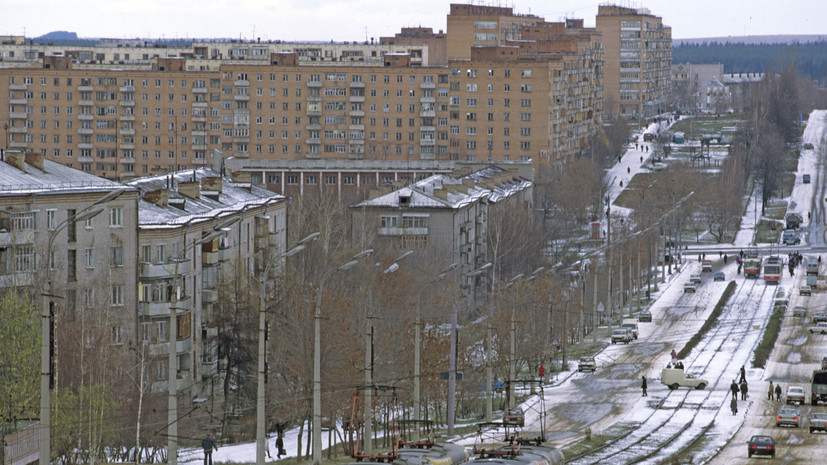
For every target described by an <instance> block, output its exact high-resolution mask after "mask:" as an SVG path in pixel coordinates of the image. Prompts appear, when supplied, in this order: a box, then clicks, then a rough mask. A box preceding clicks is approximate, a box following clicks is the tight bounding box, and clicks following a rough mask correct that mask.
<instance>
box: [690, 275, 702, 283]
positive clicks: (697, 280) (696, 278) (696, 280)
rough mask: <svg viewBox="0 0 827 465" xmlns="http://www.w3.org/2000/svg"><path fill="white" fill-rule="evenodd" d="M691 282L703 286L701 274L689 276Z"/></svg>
mask: <svg viewBox="0 0 827 465" xmlns="http://www.w3.org/2000/svg"><path fill="white" fill-rule="evenodd" d="M689 281H690V282H693V283H695V284H701V274H700V273H692V274H691V275H689Z"/></svg>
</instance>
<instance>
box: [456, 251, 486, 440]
mask: <svg viewBox="0 0 827 465" xmlns="http://www.w3.org/2000/svg"><path fill="white" fill-rule="evenodd" d="M489 268H491V262H488V263H486V264H485V265H483V266H481V267H479V268H477V269H476V270H473V271H471V272H468V273H466V274H464V275H463V279H466V280H467V279H468V278H474V277H477V276H479V275H481V274H483V273H485V271H486V270H487V269H489ZM463 287H465V286H464V285H463ZM456 393H457V303H456V300H455V301H454V303H453V305H452V306H451V347H450V349H449V362H448V409H447V410H448V412H447V414H448V418H447V423H448V436H453V434H454V416H455V415H456Z"/></svg>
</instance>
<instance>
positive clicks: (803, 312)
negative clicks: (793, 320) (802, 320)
mask: <svg viewBox="0 0 827 465" xmlns="http://www.w3.org/2000/svg"><path fill="white" fill-rule="evenodd" d="M793 316H800V317H805V316H807V309H806V308H804V307H802V306H800V305H799V306H797V307H795V308H794V309H793Z"/></svg>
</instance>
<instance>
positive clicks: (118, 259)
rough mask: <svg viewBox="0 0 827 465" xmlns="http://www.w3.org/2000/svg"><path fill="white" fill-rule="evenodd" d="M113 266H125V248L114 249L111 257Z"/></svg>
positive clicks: (115, 247) (119, 246) (116, 247)
mask: <svg viewBox="0 0 827 465" xmlns="http://www.w3.org/2000/svg"><path fill="white" fill-rule="evenodd" d="M111 263H112V266H123V246H122V245H117V246H114V247H112V256H111Z"/></svg>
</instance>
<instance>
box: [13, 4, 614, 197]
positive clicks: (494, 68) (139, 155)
mask: <svg viewBox="0 0 827 465" xmlns="http://www.w3.org/2000/svg"><path fill="white" fill-rule="evenodd" d="M480 8H482V7H479V8H478V7H476V6H472V5H452V13H451V15H449V16H451V17H452V19H451V20H450V21H451V24H455V23H456V24H457V28H459V24H464V25H465V26H463V28H464V29H463V28H459V29H454V30H456V31H458V32H455V33H453V34H454V35H458V37H459V39H457V38H453V36H452V32H451V31H452V29H450V28H449V32H448V34H433V33H432V32H431V31H430V30H424V29H422V30H420V29H421V28H418V29H417V30H415V31H414V30H403V32H402V33H401V34H399V35H398V37H395V38H394V43H393V44H391V43H387V44H378V45H382V46H383V47H386V48H387V50H385V51H381V50H379V49H377V53H376V56H373V55H371V56H369V57H367V56H365V57H363V58H365V60H360V59H359V58H360V57H359V56H356V55H353V56H352V58H356V59H353V60H351V59H348V60H342V59H341V58H342V55H341V54H339V55H335V56H334V54H332V53H331V56H330V57H329V58H330V59H328V57H327V55H326V52H325V50H326V49H325V47H323V46H321V45H320V46H318V47H317V46H316V45H314V44H304V46H303V47H304V48H301V49H300V47H298V45H297V44H291V46H292V49H291V50H290V51H283V52H272V51H271V50H273V48H274V46H275V45H279V44H261V47H265V45H266V49H265V48H261V49H260V51H258V52H255V53H254V48H255V47H259V45H258V44H257V43H256V44H241V43H237V44H232V43H218V44H217V45H216V44H213V43H209V44H208V45H203V44H198V43H197V44H194V45H193V49H192V54H191V56H190V55H187V58H182V57H167V58H164V57H156V58H152V59H150V65H149V66H148V67H145V68H141V67H130V66H127V65H123V66H121V65H120V64H119V63H118V64H117V65H113V64H107V65H105V66H106V68H104V69H95V68H89V67H87V65H86V64H83V63H82V61H83V60H78V59H77V58H75V57H74V55H73V54H71V53H68V52H67V51H66V50H64V51H63V54H62V55H60V56H52V55H43V56H42V57H40V58H37V59H36V60H38V61H34V62H30V63H28V66H29V67H25V68H23V67H0V75H2V76H0V105H3V104H5V105H6V107H7V108H9V112H8V116H7V117H5V118H4V119H5V121H4V129H5V131H6V134H5V138H6V144H7V145H8V146H9V147H12V148H15V149H20V150H29V151H39V152H40V153H41V154H43V155H44V156H46V157H47V158H49V159H50V160H53V161H56V162H59V163H62V164H65V165H67V166H71V167H74V168H77V169H81V170H84V171H87V172H90V173H95V174H97V175H100V176H104V177H107V178H110V179H122V180H124V179H130V178H133V177H138V176H147V175H153V174H160V173H163V172H174V171H178V170H186V169H192V168H200V167H206V166H216V163H217V160H216V156H217V154H218V153H219V152H220V153H221V154H222V155H223V156H225V157H233V158H235V159H246V160H248V161H249V163H250V164H251V165H253V164H255V166H256V168H257V169H263V170H264V171H263V172H262V173H261V176H260V177H259V178H258V179H257V180H260V181H261V182H262V183H265V182H266V183H267V184H268V185H271V187H273V188H274V189H275V190H276V191H277V192H286V191H287V190H288V189H293V188H285V187H284V186H283V185H288V186H296V185H299V186H302V185H305V184H307V185H312V184H313V181H314V179H313V178H312V177H313V176H319V177H317V178H316V179H315V182H316V183H321V182H322V181H323V179H322V178H321V175H320V174H319V173H318V170H317V171H316V172H313V173H310V172H304V171H302V173H304V174H302V175H301V177H299V178H296V177H292V176H293V174H292V173H291V174H286V173H284V172H283V173H282V174H279V173H278V171H284V170H283V166H284V164H285V163H286V162H289V163H291V164H295V165H296V166H297V167H298V169H299V170H303V168H302V167H303V166H310V167H311V168H312V167H313V166H312V165H313V163H312V162H314V161H317V160H320V161H324V162H328V161H331V160H337V162H338V161H341V162H348V163H354V165H355V164H356V162H359V163H361V164H362V165H361V166H362V167H363V168H364V167H366V166H367V165H371V168H372V169H377V168H376V167H377V166H378V165H381V164H382V163H395V164H396V166H398V167H401V166H403V165H405V164H410V166H411V167H413V168H410V169H407V171H409V172H410V171H411V169H418V167H422V169H423V170H424V171H423V172H421V173H420V174H421V175H427V174H431V171H432V170H433V168H432V167H430V166H428V163H430V162H434V163H436V162H449V163H450V162H458V161H465V162H509V161H526V160H532V161H533V162H534V163H535V165H537V166H540V164H550V165H553V166H555V167H558V166H562V165H563V164H565V163H566V161H567V160H570V159H571V158H572V157H574V156H577V155H578V154H581V153H583V152H584V150H585V149H586V147H587V145H588V139H589V138H590V137H591V136H593V135H594V134H595V132H596V131H597V129H598V127H599V124H600V121H601V118H602V116H601V105H602V104H603V87H602V80H603V45H602V41H601V39H600V36H599V34H598V33H597V31H595V30H594V29H590V28H584V27H583V24H582V21H577V20H569V21H566V22H564V23H546V22H545V21H543V20H542V18H538V17H534V16H531V15H525V16H523V15H516V14H513V12H511V9H510V8H506V9H498V8H494V10H491V11H489V8H488V7H485V8H482V9H480ZM501 10H502V11H501ZM492 12H493V13H492ZM494 13H496V15H495V16H496V18H499V19H497V21H498V23H497V24H499V25H498V26H496V27H497V29H496V30H498V31H499V30H505V31H506V33H503V34H502V37H499V36H498V39H497V40H496V41H494V42H492V41H487V40H486V41H475V37H476V34H477V33H478V29H479V28H482V29H484V30H487V29H486V28H488V25H487V24H482V23H485V22H486V21H489V19H486V18H489V17H491V15H492V14H494ZM476 23H480V24H476ZM452 27H453V26H452ZM466 29H467V30H466ZM482 29H480V30H482ZM473 31H477V32H473ZM385 39H386V38H383V40H385ZM419 39H421V40H422V41H423V42H425V44H424V45H423V47H425V48H427V49H431V48H433V49H438V50H441V48H440V47H441V45H440V44H446V47H447V49H446V50H447V51H446V52H445V54H444V56H445V60H446V63H447V65H445V66H430V65H428V62H427V60H426V58H427V57H425V55H424V53H425V52H424V51H420V52H417V50H419V49H417V48H416V47H419V46H418V45H413V44H414V43H415V42H417V41H418V40H419ZM460 39H461V40H460ZM397 40H399V41H401V42H405V43H401V44H396V43H395V41H397ZM446 41H447V42H446ZM460 43H462V44H463V45H460ZM368 45H370V44H368ZM378 45H377V46H378ZM10 46H11V45H10ZM360 46H364V44H362V45H360ZM220 47H230V48H220ZM391 47H398V48H399V49H400V50H405V51H404V52H402V53H397V52H389V51H388V50H392V48H391ZM242 48H244V49H245V50H247V51H246V52H243V51H241V49H242ZM311 48H312V49H313V51H310V49H311ZM452 49H456V50H459V49H463V50H464V49H467V53H455V52H452V51H451V50H452ZM121 50H129V48H128V47H127V48H123V47H122V48H121ZM255 50H259V49H257V48H256V49H255ZM265 50H266V51H267V52H268V53H269V55H268V58H267V59H266V60H264V59H263V58H262V54H263V53H265ZM393 50H395V49H393ZM423 50H424V49H423ZM225 52H226V53H228V55H224V53H225ZM187 53H189V52H187ZM342 53H344V52H342ZM371 53H372V52H371ZM319 54H321V55H319ZM34 55H37V56H40V52H38V53H37V54H33V56H34ZM227 56H229V57H231V58H227ZM439 56H440V57H441V56H443V55H442V52H441V51H440V52H439ZM130 57H131V55H130ZM241 57H245V58H244V59H241ZM119 58H120V56H119ZM248 58H249V59H248ZM317 58H318V59H317ZM32 59H33V60H35V58H32ZM212 59H216V60H218V61H219V62H220V63H219V65H218V67H217V68H213V67H211V66H202V65H200V64H199V63H202V61H203V60H212ZM441 59H442V58H440V60H441ZM78 61H80V62H81V63H80V64H78ZM35 65H36V66H35ZM0 66H5V62H0ZM4 116H5V114H4ZM265 161H268V162H269V163H272V168H273V169H271V170H269V171H268V170H267V166H265V163H264V162H265ZM364 161H368V162H369V163H364ZM377 173H378V172H377V171H374V172H372V173H366V174H368V175H367V176H365V179H364V181H365V182H366V183H369V182H371V181H372V180H373V179H376V177H377V176H375V175H376V174H377ZM252 174H257V173H252ZM305 174H306V177H305ZM370 174H373V175H374V176H370ZM283 175H286V176H291V177H290V178H287V179H285V177H284V176H283ZM417 177H421V176H417ZM329 181H336V180H335V179H329ZM340 182H342V183H346V184H348V185H351V184H349V183H350V182H353V183H359V182H360V181H357V180H356V179H355V178H353V179H350V178H348V179H342V180H341V181H340ZM380 182H381V181H380ZM280 184H281V185H282V186H281V187H279V186H278V185H280ZM367 188H368V189H369V188H370V187H367Z"/></svg>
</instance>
